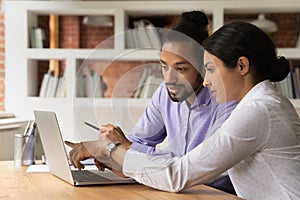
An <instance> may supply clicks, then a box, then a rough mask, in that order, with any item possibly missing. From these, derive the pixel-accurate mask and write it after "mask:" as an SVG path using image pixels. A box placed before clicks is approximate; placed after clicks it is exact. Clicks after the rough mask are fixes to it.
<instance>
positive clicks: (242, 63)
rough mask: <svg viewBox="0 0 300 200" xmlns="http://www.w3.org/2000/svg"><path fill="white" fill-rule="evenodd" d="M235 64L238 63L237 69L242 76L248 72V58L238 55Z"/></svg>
mask: <svg viewBox="0 0 300 200" xmlns="http://www.w3.org/2000/svg"><path fill="white" fill-rule="evenodd" d="M237 64H238V70H239V72H240V74H241V75H242V76H244V75H246V74H248V73H249V70H250V66H249V60H248V58H246V57H244V56H242V57H240V58H239V60H238V63H237Z"/></svg>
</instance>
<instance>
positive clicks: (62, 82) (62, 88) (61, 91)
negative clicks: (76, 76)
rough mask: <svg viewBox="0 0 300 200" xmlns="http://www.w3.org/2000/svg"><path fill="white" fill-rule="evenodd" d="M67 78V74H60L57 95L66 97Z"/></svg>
mask: <svg viewBox="0 0 300 200" xmlns="http://www.w3.org/2000/svg"><path fill="white" fill-rule="evenodd" d="M66 90H67V88H66V78H65V76H60V77H59V80H58V85H57V90H56V93H55V97H66V95H67V94H66Z"/></svg>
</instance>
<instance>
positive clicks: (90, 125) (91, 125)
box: [83, 122, 99, 131]
mask: <svg viewBox="0 0 300 200" xmlns="http://www.w3.org/2000/svg"><path fill="white" fill-rule="evenodd" d="M83 123H85V124H86V125H88V126H89V127H92V128H94V129H96V130H98V131H99V128H98V127H97V126H95V125H93V124H91V123H88V122H83Z"/></svg>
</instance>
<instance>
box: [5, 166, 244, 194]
mask: <svg viewBox="0 0 300 200" xmlns="http://www.w3.org/2000/svg"><path fill="white" fill-rule="evenodd" d="M26 169H27V167H26V166H22V167H15V166H14V163H13V161H0V177H1V178H0V199H12V198H13V199H26V200H29V199H63V200H67V199H72V200H73V199H80V200H82V199H103V200H107V199H110V200H111V199H129V200H136V199H151V200H161V199H180V200H185V199H189V200H190V199H198V200H201V199H205V200H216V199H226V200H230V199H239V198H238V197H236V196H233V195H230V194H227V193H224V192H222V191H219V190H215V189H213V188H210V187H207V186H204V185H199V186H196V187H193V188H191V189H189V190H186V191H184V192H180V193H169V192H164V191H159V190H156V189H153V188H150V187H147V186H144V185H140V184H129V185H106V186H88V187H75V186H72V185H70V184H68V183H66V182H64V181H62V180H61V179H59V178H56V177H55V176H53V175H51V174H50V173H41V172H35V173H26Z"/></svg>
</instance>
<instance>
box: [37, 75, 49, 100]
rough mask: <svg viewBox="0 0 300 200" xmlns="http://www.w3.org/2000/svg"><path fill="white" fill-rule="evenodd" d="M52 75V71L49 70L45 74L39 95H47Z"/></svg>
mask: <svg viewBox="0 0 300 200" xmlns="http://www.w3.org/2000/svg"><path fill="white" fill-rule="evenodd" d="M50 76H51V73H50V71H48V72H47V73H45V74H44V76H43V80H42V84H41V88H40V92H39V97H46V94H47V88H48V85H49V80H50Z"/></svg>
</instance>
